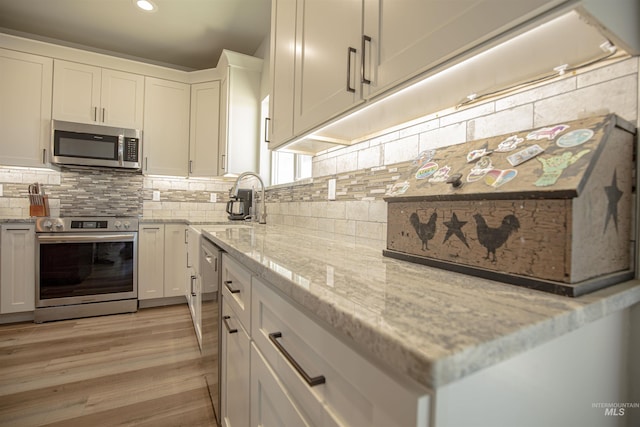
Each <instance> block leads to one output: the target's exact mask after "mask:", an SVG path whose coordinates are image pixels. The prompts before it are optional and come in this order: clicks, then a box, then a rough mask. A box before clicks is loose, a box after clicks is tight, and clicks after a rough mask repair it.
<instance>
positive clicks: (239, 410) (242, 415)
mask: <svg viewBox="0 0 640 427" xmlns="http://www.w3.org/2000/svg"><path fill="white" fill-rule="evenodd" d="M222 301H223V308H222V316H223V325H222V347H221V355H222V373H221V381H222V395H221V399H222V401H221V409H220V412H221V413H222V426H223V427H248V426H249V414H250V410H251V406H250V400H249V399H250V397H249V396H250V372H251V358H250V352H251V344H250V339H249V336H248V335H247V333H246V332H245V330H244V328H243V327H242V325H241V324H240V322H239V321H238V318H237V317H236V316H235V314H234V312H233V310H232V309H231V308H230V306H229V305H228V304H226V303H225V300H224V299H223V300H222Z"/></svg>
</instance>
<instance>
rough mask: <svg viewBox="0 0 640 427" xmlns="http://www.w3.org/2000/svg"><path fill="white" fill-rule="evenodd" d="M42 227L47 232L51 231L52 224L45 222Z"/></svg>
mask: <svg viewBox="0 0 640 427" xmlns="http://www.w3.org/2000/svg"><path fill="white" fill-rule="evenodd" d="M42 226H43V227H44V228H46V229H47V230H51V227H53V223H52V222H51V221H49V220H46V221H45V222H44V223H43V224H42Z"/></svg>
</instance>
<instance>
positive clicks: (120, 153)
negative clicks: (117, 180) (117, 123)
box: [118, 135, 124, 166]
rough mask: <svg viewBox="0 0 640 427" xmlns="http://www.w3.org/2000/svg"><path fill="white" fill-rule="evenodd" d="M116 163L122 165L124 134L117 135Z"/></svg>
mask: <svg viewBox="0 0 640 427" xmlns="http://www.w3.org/2000/svg"><path fill="white" fill-rule="evenodd" d="M118 164H119V165H120V166H123V165H124V136H123V135H119V136H118Z"/></svg>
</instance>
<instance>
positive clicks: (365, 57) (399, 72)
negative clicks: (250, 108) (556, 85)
mask: <svg viewBox="0 0 640 427" xmlns="http://www.w3.org/2000/svg"><path fill="white" fill-rule="evenodd" d="M276 3H277V4H274V5H273V7H272V26H271V31H272V33H271V44H272V46H271V61H272V64H271V67H272V68H271V73H272V93H271V100H272V101H271V105H270V112H271V130H270V138H271V143H270V147H269V148H270V149H277V148H279V147H283V146H285V145H286V149H287V150H289V151H294V152H301V153H307V154H314V153H317V152H319V151H322V150H325V149H327V148H331V147H335V146H336V144H341V145H350V144H352V143H354V142H357V141H361V140H363V138H366V137H369V136H371V135H375V134H376V133H377V132H380V131H383V130H384V129H388V128H390V127H393V126H395V125H398V124H400V123H403V122H407V121H409V120H413V119H415V118H417V117H422V116H425V115H427V114H430V113H434V112H436V111H439V110H441V109H444V108H449V107H452V106H454V105H455V104H456V103H457V102H459V101H460V99H464V97H465V96H467V95H468V94H470V93H473V92H474V91H478V90H480V89H478V87H480V88H481V89H483V88H484V87H485V86H486V85H488V84H492V83H494V84H495V85H498V87H508V86H509V85H510V84H513V83H514V82H513V81H512V80H514V81H515V82H518V81H521V80H527V79H530V78H531V75H533V76H535V75H537V74H536V73H539V71H538V70H539V69H540V68H543V69H544V70H548V69H553V67H554V66H556V65H557V64H562V63H563V62H562V61H563V59H562V57H565V61H574V60H575V61H574V62H575V63H582V62H585V60H581V59H584V57H585V56H586V55H585V54H584V52H583V51H585V50H586V48H585V45H587V44H588V46H589V49H591V50H596V53H597V54H601V49H600V47H599V45H600V44H601V42H600V43H598V44H596V45H595V49H594V48H593V46H592V45H591V39H589V40H586V39H585V38H582V37H581V38H580V39H579V41H575V38H576V36H575V34H574V33H575V31H574V27H575V25H572V27H571V28H566V31H565V34H566V33H567V32H569V33H570V34H569V35H570V36H571V37H562V36H561V37H560V39H556V40H557V42H558V43H557V45H556V44H554V43H553V42H552V44H554V46H557V49H548V48H547V47H548V43H547V42H546V41H540V42H539V43H538V45H537V46H536V47H535V49H536V50H535V52H534V53H536V54H537V56H536V55H534V56H533V57H532V58H534V59H532V60H531V61H530V62H529V63H527V61H526V60H525V61H515V60H513V55H511V53H512V52H513V51H512V50H511V51H510V50H508V49H505V50H502V51H500V52H503V53H504V52H507V53H506V54H503V55H502V56H501V57H500V58H498V60H494V61H491V63H490V64H489V65H488V66H483V67H482V68H481V69H478V67H469V66H467V68H464V69H463V72H460V71H459V69H460V68H459V67H457V68H456V67H454V65H458V64H460V63H461V62H462V61H463V60H464V59H468V58H471V57H478V56H479V55H478V54H479V53H486V51H495V49H490V48H492V47H495V46H497V45H498V44H500V43H502V42H505V41H507V40H509V39H514V38H518V40H519V42H522V41H523V40H524V42H525V43H529V40H530V39H526V40H525V39H524V38H521V37H516V36H519V35H521V34H522V33H523V32H525V31H526V30H531V29H534V28H537V27H538V26H539V24H543V23H545V24H546V23H548V22H549V21H551V20H552V19H555V18H557V17H559V16H561V15H563V14H566V15H569V12H573V11H578V13H579V14H580V17H581V18H582V19H583V20H585V21H587V23H588V24H589V25H586V24H584V23H583V24H582V27H588V31H589V32H591V33H602V34H605V35H607V34H610V35H611V39H612V40H614V41H615V40H617V38H616V37H615V35H616V34H617V33H616V29H617V28H605V27H602V26H600V25H598V21H599V20H601V19H602V20H604V18H606V17H608V18H610V19H609V20H608V22H615V23H616V24H615V25H613V26H614V27H621V28H626V27H624V25H623V24H624V23H629V22H630V21H631V20H630V19H622V18H621V17H624V16H625V14H624V12H621V11H619V10H618V11H612V8H607V7H605V6H604V2H602V1H601V0H583V1H581V2H570V1H568V0H531V1H512V0H460V1H455V2H443V1H438V0H403V1H397V0H348V1H339V0H280V1H278V2H276ZM627 3H629V2H627ZM625 7H626V8H627V9H629V7H628V5H625ZM603 11H607V13H604V12H603ZM596 12H599V13H596ZM594 13H596V14H595V15H594ZM601 15H605V16H601ZM626 15H629V13H627V14H626ZM293 16H295V18H294V17H293ZM614 18H617V19H614ZM622 21H625V22H622ZM618 22H621V23H620V24H618ZM329 23H330V24H329ZM629 27H632V25H629ZM547 28H548V26H547ZM561 29H562V28H561ZM561 29H560V30H561ZM580 30H581V31H585V29H582V28H581V29H580ZM547 32H548V31H547ZM557 32H559V30H557V29H556V30H555V32H554V34H556V33H557ZM565 38H571V40H572V42H571V43H573V44H571V43H565V42H564V39H565ZM591 38H593V37H591ZM600 38H601V39H603V38H602V37H600ZM638 38H640V37H638ZM537 39H540V38H539V37H538V38H537ZM623 40H624V39H621V41H623ZM622 45H623V46H626V45H629V46H633V43H626V44H625V43H622ZM521 51H522V50H520V52H521ZM292 52H293V53H292ZM292 55H293V58H292ZM558 56H560V57H561V58H558ZM484 57H487V56H486V55H483V58H484ZM589 58H593V56H591V57H589V56H587V60H588V59H589ZM503 63H509V64H510V65H509V67H508V69H505V68H504V66H503V65H501V64H503ZM529 65H531V66H529ZM514 66H516V67H519V68H517V69H516V70H514ZM522 68H524V69H522ZM529 68H532V70H529V71H527V70H528V69H529ZM454 69H455V70H454ZM292 70H293V76H292V75H291V72H292ZM444 70H447V71H457V72H458V74H464V75H463V76H462V78H461V80H462V81H458V80H459V79H458V75H457V74H456V75H454V76H450V75H449V74H451V73H446V74H447V80H446V81H445V82H440V84H431V85H429V86H427V85H426V84H425V85H422V84H421V85H416V86H414V87H413V90H411V91H403V92H402V97H390V96H389V95H391V94H396V93H398V92H399V91H400V90H401V89H403V88H405V87H408V86H409V85H411V84H413V83H417V82H419V81H421V80H422V81H421V83H424V82H426V81H429V79H427V77H430V76H433V75H434V74H436V73H438V72H440V71H444ZM505 70H506V71H505ZM442 75H444V73H443V74H442ZM505 75H506V76H508V77H509V78H510V80H509V81H508V82H504V80H507V79H506V78H503V76H505ZM431 81H432V80H431ZM417 86H419V88H418V89H419V90H417V89H416V87H417ZM292 87H293V93H292V89H291V88H292ZM460 92H463V94H462V95H461V94H460ZM408 93H411V94H413V95H409V96H407V94H408ZM389 99H402V100H405V99H409V100H408V101H407V102H404V101H403V102H396V103H395V104H394V103H393V101H392V102H387V101H388V100H389ZM383 100H384V101H385V102H380V101H383ZM291 104H293V112H291ZM365 105H366V106H367V107H369V106H371V107H370V108H366V109H365V110H363V111H362V112H361V113H360V111H359V114H356V115H349V113H351V112H354V111H357V110H361V109H362V108H361V107H363V106H365ZM343 118H344V120H337V119H343ZM291 120H293V123H291Z"/></svg>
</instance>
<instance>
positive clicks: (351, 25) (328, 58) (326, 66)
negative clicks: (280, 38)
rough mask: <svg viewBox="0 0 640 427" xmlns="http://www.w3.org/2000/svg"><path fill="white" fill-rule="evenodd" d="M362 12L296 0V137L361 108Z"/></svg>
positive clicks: (350, 4)
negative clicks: (358, 106) (342, 114)
mask: <svg viewBox="0 0 640 427" xmlns="http://www.w3.org/2000/svg"><path fill="white" fill-rule="evenodd" d="M362 7H363V5H362V0H357V1H354V0H348V1H344V0H298V4H297V21H296V22H297V29H296V44H297V50H296V63H295V99H294V108H295V112H294V117H293V128H294V133H295V134H299V133H302V132H304V131H306V130H309V129H311V128H313V127H314V126H317V125H319V124H321V123H323V122H325V121H327V120H329V119H331V118H332V117H334V116H336V115H337V114H340V113H342V112H344V111H346V110H348V109H350V108H351V107H353V106H354V105H356V104H358V103H360V102H361V84H360V73H359V70H360V69H361V59H362V56H361V52H360V49H361V47H360V45H361V38H362ZM276 90H277V87H276ZM275 96H278V94H277V93H276V94H275ZM275 114H276V116H274V117H275V119H276V120H278V118H277V112H275Z"/></svg>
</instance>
